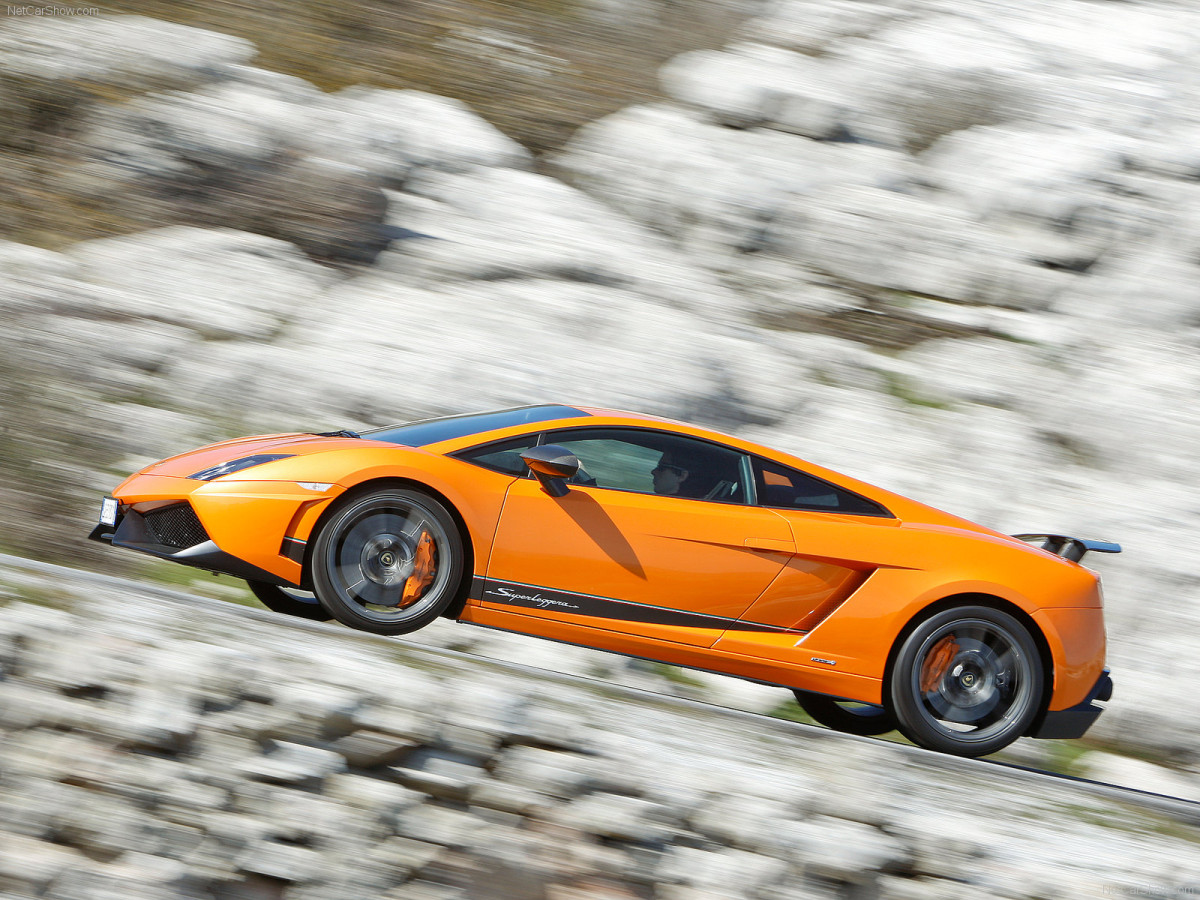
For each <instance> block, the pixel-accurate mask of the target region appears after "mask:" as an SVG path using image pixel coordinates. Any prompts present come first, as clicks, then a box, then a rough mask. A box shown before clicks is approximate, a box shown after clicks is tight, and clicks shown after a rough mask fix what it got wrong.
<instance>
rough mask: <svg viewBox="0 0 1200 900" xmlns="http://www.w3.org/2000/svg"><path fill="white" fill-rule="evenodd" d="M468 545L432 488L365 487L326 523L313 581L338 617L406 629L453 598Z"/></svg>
mask: <svg viewBox="0 0 1200 900" xmlns="http://www.w3.org/2000/svg"><path fill="white" fill-rule="evenodd" d="M463 558H464V553H463V545H462V539H461V538H460V536H459V533H458V528H457V527H456V526H455V523H454V519H453V518H452V517H451V515H450V513H449V511H448V510H447V509H446V508H445V507H444V506H443V505H442V504H441V503H440V502H438V501H437V500H435V499H434V498H433V497H431V496H429V495H428V494H424V493H420V492H418V491H412V490H406V489H399V488H392V489H385V490H377V491H372V492H370V493H365V494H360V495H358V496H356V497H354V498H352V499H351V500H350V501H349V502H347V503H346V504H345V505H344V506H342V507H341V508H340V509H339V510H338V511H337V512H336V513H335V514H334V515H333V517H332V518H331V519H330V520H329V521H328V522H327V523H325V525H324V526H322V528H321V531H320V533H319V534H318V536H317V541H316V544H315V546H314V548H313V556H312V575H313V586H314V587H315V588H316V592H317V596H318V597H320V598H321V602H322V604H323V605H324V606H325V608H326V609H328V610H329V612H330V613H331V614H332V615H333V617H334V618H335V619H337V620H338V621H339V622H341V623H342V624H344V625H349V626H350V627H351V628H359V629H362V630H364V631H373V632H375V633H376V634H407V633H408V632H410V631H416V630H417V629H418V628H422V627H424V626H425V625H428V624H429V623H430V622H432V621H433V620H434V619H436V618H437V617H438V616H439V615H441V613H442V612H443V611H444V610H445V609H446V607H447V606H449V605H450V603H451V601H452V600H454V598H455V596H456V594H457V593H458V589H459V584H460V583H461V581H462V578H463V568H464V565H463Z"/></svg>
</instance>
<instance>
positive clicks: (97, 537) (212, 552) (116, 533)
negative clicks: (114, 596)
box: [88, 503, 291, 586]
mask: <svg viewBox="0 0 1200 900" xmlns="http://www.w3.org/2000/svg"><path fill="white" fill-rule="evenodd" d="M185 508H186V511H187V513H190V514H191V516H190V518H191V519H195V513H193V512H192V510H191V507H190V505H188V504H187V503H182V504H178V505H176V506H172V507H168V508H167V509H168V510H181V511H182V510H183V509H185ZM155 512H156V513H158V512H160V511H158V510H156V511H155ZM151 515H153V513H152V514H151ZM177 519H178V520H180V521H182V522H183V523H184V524H183V525H178V524H175V523H172V525H173V527H172V528H171V530H170V531H167V529H166V528H165V527H164V525H163V524H162V523H161V522H160V523H158V524H157V527H156V525H155V524H154V523H151V522H148V521H147V517H146V516H145V515H142V514H141V513H138V512H136V511H134V510H133V509H130V508H128V507H126V508H124V509H123V510H122V511H121V512H120V513H119V514H118V516H117V521H116V524H115V525H105V524H103V523H101V524H99V525H97V526H96V527H95V528H93V529H92V532H91V534H89V535H88V538H89V539H90V540H93V541H102V542H104V543H109V544H112V545H113V546H114V547H124V548H125V549H127V550H137V551H138V552H140V553H147V554H149V555H151V556H156V557H158V558H159V559H168V560H171V561H172V562H177V563H183V564H184V565H187V566H195V567H196V568H198V569H207V570H208V571H210V572H217V573H219V574H222V575H233V576H235V577H237V578H244V579H246V580H247V581H265V582H269V583H271V584H278V585H284V586H289V585H291V583H290V582H289V581H287V580H286V579H284V578H281V577H279V576H278V575H274V574H272V573H271V572H268V571H266V570H265V569H260V568H259V567H258V566H255V565H252V564H251V563H248V562H246V561H245V560H244V559H239V558H238V557H236V556H233V555H232V554H229V553H226V552H225V551H224V550H221V549H220V548H219V547H218V546H217V545H216V543H215V542H213V540H212V539H211V538H210V537H209V536H208V534H207V533H206V532H205V531H204V528H203V526H201V525H200V523H199V520H196V521H195V524H194V525H191V524H190V522H189V521H188V518H187V517H186V516H185V515H179V516H177Z"/></svg>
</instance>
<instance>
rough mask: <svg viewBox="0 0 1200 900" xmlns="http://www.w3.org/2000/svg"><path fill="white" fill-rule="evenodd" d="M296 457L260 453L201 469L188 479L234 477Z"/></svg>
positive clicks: (287, 454)
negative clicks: (251, 469)
mask: <svg viewBox="0 0 1200 900" xmlns="http://www.w3.org/2000/svg"><path fill="white" fill-rule="evenodd" d="M295 455H296V454H294V453H260V454H258V455H257V456H243V457H242V458H241V459H231V460H229V461H228V462H223V463H220V464H218V465H215V466H210V467H209V468H207V469H201V470H200V471H199V472H196V473H195V474H193V475H189V476H188V478H195V479H196V480H197V481H212V480H213V479H214V478H220V477H221V476H222V475H232V474H233V473H234V472H240V471H242V469H249V468H250V467H251V466H261V465H262V464H263V463H269V462H275V460H277V459H290V458H291V457H293V456H295Z"/></svg>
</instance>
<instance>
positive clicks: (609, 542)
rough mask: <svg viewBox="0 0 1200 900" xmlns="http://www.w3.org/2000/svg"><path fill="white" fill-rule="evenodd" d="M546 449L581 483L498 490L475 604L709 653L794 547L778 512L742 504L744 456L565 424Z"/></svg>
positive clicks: (664, 435) (645, 432) (675, 439)
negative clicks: (559, 453) (571, 465)
mask: <svg viewBox="0 0 1200 900" xmlns="http://www.w3.org/2000/svg"><path fill="white" fill-rule="evenodd" d="M543 442H544V443H553V444H558V445H561V446H563V447H565V448H567V449H568V450H569V451H571V452H572V453H573V454H575V455H576V456H577V457H578V458H579V460H580V462H581V464H582V467H581V471H580V474H579V475H578V476H577V477H576V478H575V479H574V482H575V483H573V484H571V486H570V491H569V492H568V493H567V494H566V496H564V497H560V498H555V497H551V496H549V495H548V494H547V493H545V492H544V491H543V490H542V489H541V488H540V486H539V485H538V483H537V482H536V481H535V480H533V479H530V478H527V477H526V478H520V479H518V480H516V481H514V482H513V484H512V485H511V486H510V487H509V491H508V496H507V497H506V499H505V503H504V509H503V511H502V512H501V515H500V521H499V526H498V528H497V531H496V536H495V541H494V543H493V546H492V550H491V554H490V558H489V561H488V566H487V576H486V579H485V582H484V584H483V586H482V591H481V592H480V594H479V597H480V602H481V603H482V604H483V605H485V606H491V607H495V608H503V609H505V610H507V611H509V612H519V613H522V614H525V615H530V616H541V617H546V618H552V619H555V620H557V621H560V622H565V623H569V624H572V625H578V626H579V627H581V628H601V629H606V630H610V631H617V632H624V633H628V634H637V635H645V636H650V637H655V638H659V639H662V640H668V641H676V642H682V643H687V644H693V645H697V646H705V647H707V646H711V645H712V644H713V643H714V642H715V641H716V640H717V638H719V637H720V635H721V633H722V632H723V631H725V630H726V629H727V628H728V627H730V626H736V621H737V618H738V616H740V615H741V614H742V613H743V612H744V611H745V610H746V609H747V608H748V607H749V606H750V605H751V604H752V603H754V601H755V600H756V599H757V598H758V596H759V595H760V594H762V592H763V591H764V590H765V589H766V587H767V586H768V585H769V584H770V583H771V581H772V580H773V579H774V578H775V577H776V576H777V575H778V574H779V573H780V571H781V570H782V568H783V566H784V564H785V562H786V561H787V560H788V558H789V556H790V553H791V551H792V549H793V548H794V543H793V541H792V537H791V530H790V528H789V527H788V525H787V523H786V521H785V520H784V519H783V517H782V516H781V515H780V514H779V513H777V512H775V511H773V510H770V509H765V508H760V507H755V506H750V505H747V504H746V502H745V500H746V498H747V496H748V494H749V492H750V491H751V490H752V487H751V484H750V480H749V479H750V469H749V465H748V459H747V457H746V456H745V455H744V454H742V453H740V452H738V451H735V450H733V449H731V448H728V447H724V446H722V445H717V444H713V443H711V442H707V441H701V440H698V439H694V438H689V437H684V436H680V435H676V434H673V433H671V432H666V431H660V430H657V429H641V428H600V427H592V428H572V429H563V430H560V431H556V432H550V433H548V434H547V435H545V436H544V438H543ZM664 467H666V469H673V470H675V471H673V472H667V471H664ZM681 473H685V474H682V475H681ZM672 483H673V484H672ZM656 487H657V488H659V489H670V488H672V487H674V491H673V492H672V493H656V492H655V489H656Z"/></svg>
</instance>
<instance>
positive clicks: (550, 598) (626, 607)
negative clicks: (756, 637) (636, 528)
mask: <svg viewBox="0 0 1200 900" xmlns="http://www.w3.org/2000/svg"><path fill="white" fill-rule="evenodd" d="M471 599H473V600H480V601H483V602H485V603H496V604H500V605H504V606H518V607H522V608H525V609H540V610H549V611H552V612H562V613H570V614H571V615H576V616H588V617H590V618H597V619H617V620H620V621H624V622H641V623H643V624H646V625H669V626H674V627H676V628H711V629H714V630H717V631H770V632H774V633H777V634H797V635H799V634H807V633H808V632H807V631H800V630H797V629H794V628H783V627H781V626H779V625H764V624H762V623H760V622H744V621H742V620H741V619H730V618H727V617H725V616H710V615H705V614H704V613H695V612H687V611H686V610H681V609H669V608H667V607H663V606H650V605H648V604H645V603H632V602H630V601H628V600H613V599H611V598H609V597H596V596H593V595H591V594H578V593H575V592H573V591H559V590H553V589H551V588H542V587H536V586H534V585H529V584H521V583H519V582H515V581H503V580H500V579H496V578H475V579H474V580H473V581H472V583H471Z"/></svg>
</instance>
